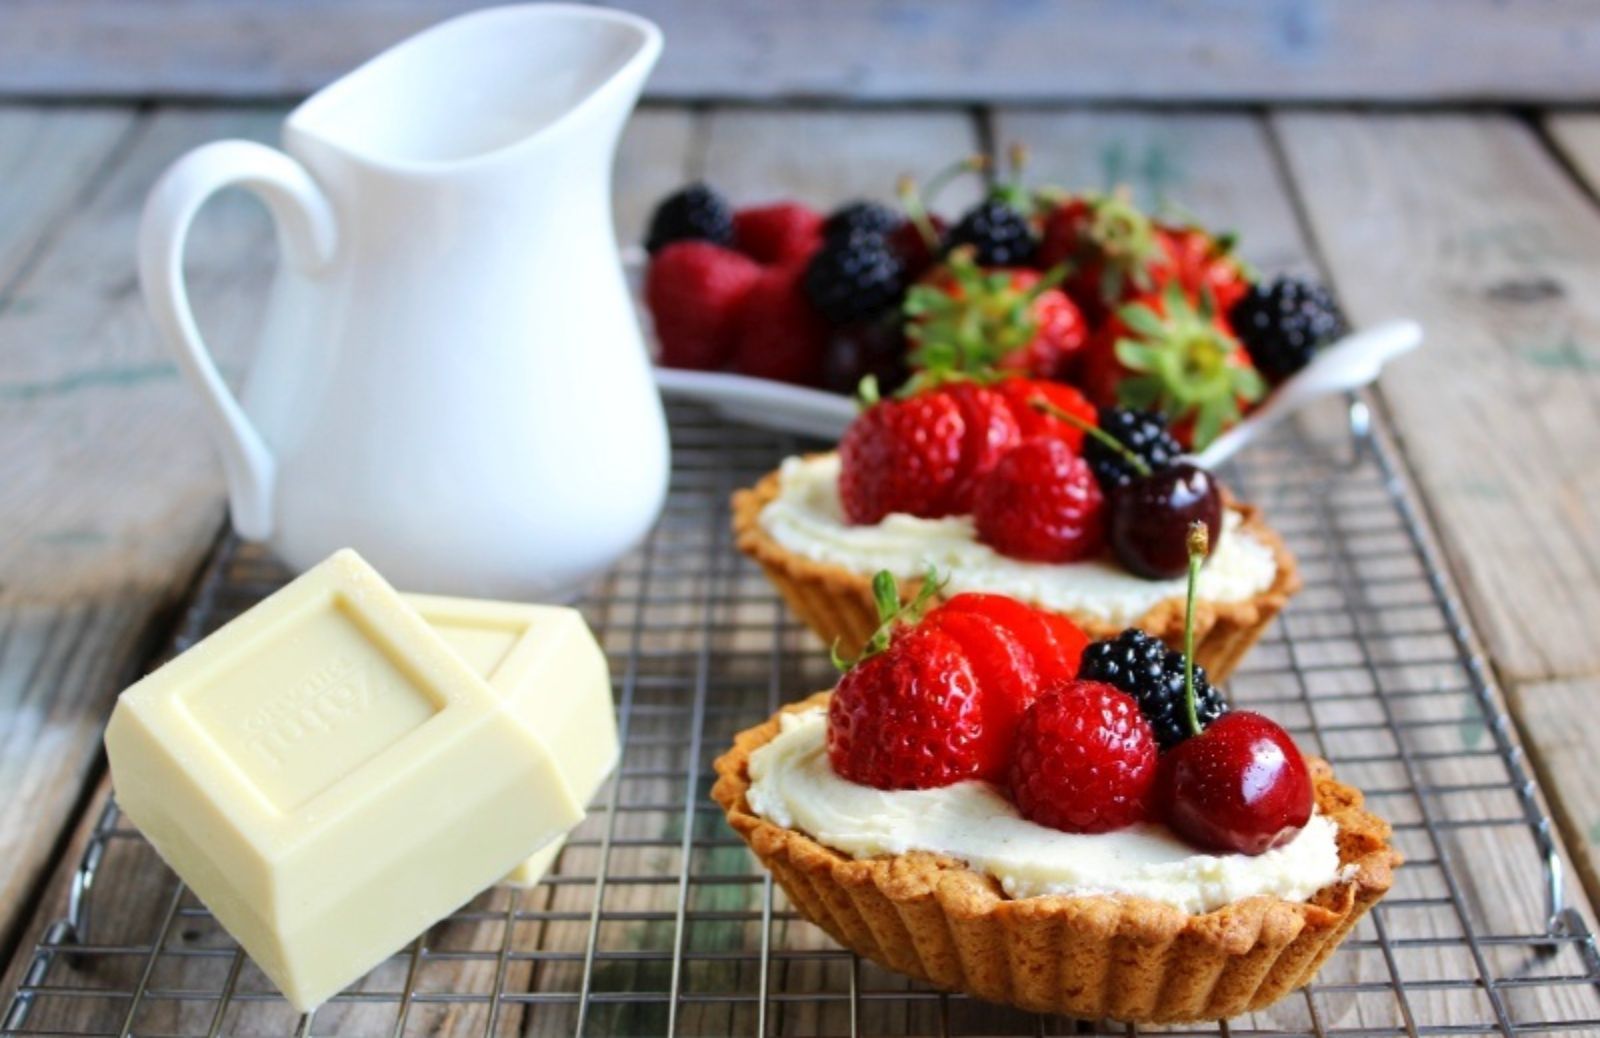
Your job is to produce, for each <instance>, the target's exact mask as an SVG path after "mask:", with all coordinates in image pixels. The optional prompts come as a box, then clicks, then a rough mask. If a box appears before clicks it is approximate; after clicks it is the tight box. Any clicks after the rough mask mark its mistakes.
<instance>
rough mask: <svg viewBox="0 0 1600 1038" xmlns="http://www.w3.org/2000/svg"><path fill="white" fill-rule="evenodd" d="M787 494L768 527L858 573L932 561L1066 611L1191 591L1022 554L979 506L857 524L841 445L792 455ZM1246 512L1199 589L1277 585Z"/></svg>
mask: <svg viewBox="0 0 1600 1038" xmlns="http://www.w3.org/2000/svg"><path fill="white" fill-rule="evenodd" d="M778 480H779V489H778V496H777V497H776V498H774V499H773V500H772V501H771V502H769V503H768V504H767V506H766V507H765V508H763V509H762V510H761V517H760V522H761V526H762V529H764V530H766V532H767V534H768V535H769V536H771V537H772V539H773V540H775V541H777V542H778V543H779V544H781V545H782V546H783V547H785V548H787V549H788V550H789V551H792V552H795V553H797V554H799V555H803V556H805V557H806V558H808V559H812V560H814V561H817V562H828V563H832V564H834V565H838V566H843V567H844V568H846V569H849V570H852V571H854V572H857V573H876V572H877V571H878V570H880V569H887V570H889V571H890V572H891V573H893V574H894V575H895V576H897V577H920V576H922V575H923V574H924V573H925V572H927V569H928V567H929V566H930V565H931V566H933V567H935V568H936V569H937V570H938V571H939V573H940V575H941V576H944V575H948V576H949V580H950V582H949V586H948V593H950V594H955V593H957V592H961V591H992V592H996V593H999V594H1004V595H1010V596H1011V597H1012V598H1018V599H1021V600H1023V601H1025V602H1031V603H1033V604H1035V605H1039V606H1043V607H1044V608H1046V609H1051V610H1054V611H1056V612H1063V613H1071V614H1074V615H1077V616H1081V617H1092V618H1094V619H1097V620H1102V621H1104V622H1106V623H1109V624H1131V623H1133V622H1134V621H1135V620H1137V619H1138V618H1139V617H1141V616H1143V615H1144V614H1145V613H1147V612H1149V611H1150V610H1151V609H1152V608H1154V607H1155V606H1156V605H1158V604H1159V603H1161V602H1163V601H1166V600H1167V599H1170V598H1181V597H1183V594H1184V578H1182V577H1179V578H1177V579H1175V580H1144V579H1141V578H1139V577H1136V576H1134V575H1133V574H1132V573H1129V572H1128V571H1127V570H1125V569H1123V568H1122V567H1120V566H1118V565H1116V564H1115V563H1114V562H1112V561H1111V560H1109V559H1088V560H1085V561H1082V562H1070V563H1055V564H1052V563H1041V562H1025V561H1023V560H1021V559H1012V558H1008V557H1006V556H1004V555H1001V554H1000V553H999V552H997V551H995V550H994V549H993V548H991V547H989V546H988V545H986V544H984V543H983V542H981V541H979V540H978V536H977V532H976V530H975V528H974V526H973V522H972V517H971V516H965V515H962V516H950V517H947V518H944V519H919V518H917V517H916V516H911V515H903V514H899V513H896V514H894V515H890V516H888V517H886V518H885V519H884V520H883V521H882V522H880V523H877V524H875V525H872V526H852V525H850V523H848V522H847V521H846V520H845V518H844V511H843V509H842V508H841V506H840V504H839V455H838V454H837V453H831V454H821V455H817V456H814V457H809V458H800V457H795V458H789V459H787V460H785V461H784V463H783V468H782V469H781V470H780V472H779V476H778ZM1240 522H1241V517H1240V515H1239V513H1238V512H1236V511H1233V510H1231V509H1230V510H1228V511H1226V513H1225V514H1224V516H1223V522H1222V536H1221V537H1219V538H1218V539H1217V540H1218V543H1217V544H1216V545H1215V546H1214V548H1213V551H1212V554H1211V557H1210V558H1209V559H1207V560H1206V564H1205V567H1204V568H1203V569H1202V570H1201V571H1200V586H1199V591H1198V593H1199V596H1200V598H1201V599H1203V600H1205V601H1209V602H1242V601H1244V600H1246V599H1249V598H1253V597H1254V596H1256V595H1257V594H1260V593H1261V592H1262V591H1264V590H1266V589H1267V588H1268V587H1270V586H1271V585H1272V581H1273V579H1274V578H1275V577H1276V576H1277V572H1278V564H1277V560H1276V559H1274V558H1273V555H1272V549H1271V548H1270V547H1269V546H1267V545H1266V544H1264V543H1262V542H1261V541H1260V540H1258V539H1257V538H1256V537H1254V536H1252V535H1251V534H1250V533H1248V532H1244V531H1241V530H1240V529H1239V525H1240Z"/></svg>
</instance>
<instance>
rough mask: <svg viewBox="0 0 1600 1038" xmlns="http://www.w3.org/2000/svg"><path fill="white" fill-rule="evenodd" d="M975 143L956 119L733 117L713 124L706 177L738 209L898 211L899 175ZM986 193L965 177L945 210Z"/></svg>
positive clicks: (873, 114) (906, 113) (905, 115)
mask: <svg viewBox="0 0 1600 1038" xmlns="http://www.w3.org/2000/svg"><path fill="white" fill-rule="evenodd" d="M979 143H980V142H979V138H978V129H977V124H976V123H975V122H974V121H973V119H972V118H971V117H970V116H969V115H966V114H964V113H960V112H954V111H931V112H930V111H913V110H909V109H891V110H872V111H863V112H848V111H840V110H838V109H826V108H810V109H808V108H794V109H779V110H765V109H740V108H727V109H720V110H717V111H715V112H713V113H712V115H711V116H710V117H709V119H708V123H707V128H706V154H705V162H704V175H705V178H706V179H707V180H708V181H709V182H711V183H712V184H713V185H715V186H716V187H717V188H718V189H719V190H721V191H723V192H724V193H726V194H727V195H728V196H729V197H730V198H731V199H732V200H733V203H734V204H735V205H757V204H761V203H764V202H775V201H780V200H787V199H793V200H795V201H799V202H804V203H805V204H807V205H811V206H814V207H816V208H818V209H822V210H827V209H828V208H830V207H832V206H836V205H838V204H840V203H842V202H848V201H853V200H855V199H861V198H867V199H875V200H877V201H881V202H888V203H893V202H894V198H895V182H896V181H897V180H898V178H899V177H900V176H901V175H903V174H910V175H912V176H916V177H918V178H926V177H927V176H928V175H930V174H932V173H934V172H936V171H938V170H939V169H941V168H943V167H945V166H948V165H949V164H951V163H952V162H956V161H958V160H960V159H961V158H962V157H963V156H966V155H971V154H974V153H976V152H977V151H978V150H979ZM981 193H982V185H981V183H980V182H979V181H978V180H977V178H975V177H968V178H966V179H964V180H962V181H958V182H956V183H953V184H951V185H950V188H949V190H947V191H946V192H945V193H944V194H943V195H942V196H941V197H940V199H939V208H940V209H941V210H943V211H946V212H955V211H959V210H960V209H961V208H962V207H963V206H965V205H968V204H970V203H971V202H973V201H974V200H975V199H976V198H978V197H979V195H980V194H981Z"/></svg>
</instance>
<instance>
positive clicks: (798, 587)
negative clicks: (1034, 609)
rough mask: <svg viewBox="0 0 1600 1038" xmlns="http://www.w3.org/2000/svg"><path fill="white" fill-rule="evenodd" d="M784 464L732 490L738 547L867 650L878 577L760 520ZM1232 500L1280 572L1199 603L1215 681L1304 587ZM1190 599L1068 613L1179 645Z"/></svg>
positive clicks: (1261, 528) (1200, 629)
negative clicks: (1251, 588) (1121, 611)
mask: <svg viewBox="0 0 1600 1038" xmlns="http://www.w3.org/2000/svg"><path fill="white" fill-rule="evenodd" d="M778 477H779V472H778V470H774V471H772V472H769V473H767V474H766V475H765V476H763V477H762V478H761V480H760V482H758V483H757V484H756V485H755V486H754V487H750V488H748V489H745V490H739V491H736V492H735V493H734V495H733V502H732V504H733V535H734V543H735V544H737V545H738V547H739V550H740V551H742V552H744V553H745V554H746V555H748V556H750V557H751V558H752V559H754V560H755V561H756V562H758V563H759V564H760V565H761V568H762V570H763V571H764V572H765V573H766V575H767V579H769V580H771V581H772V583H773V585H774V586H775V587H776V588H777V589H778V593H779V594H781V595H782V596H783V599H784V601H785V602H787V603H788V604H789V608H791V609H793V610H794V611H795V613H796V614H798V615H799V617H800V618H801V619H802V620H804V621H805V623H806V626H808V627H810V628H811V629H812V630H813V631H815V632H816V633H817V636H818V637H820V638H821V639H822V640H823V642H825V643H827V644H829V645H832V644H834V642H835V641H837V642H838V644H839V647H840V650H841V651H842V652H843V653H844V654H845V655H846V656H853V655H855V654H856V653H858V652H860V651H861V646H862V645H863V644H865V642H866V640H867V639H868V638H869V637H871V635H872V632H873V631H874V630H876V629H877V626H878V611H877V606H876V605H875V604H874V602H873V598H872V575H871V574H870V573H857V572H855V571H853V570H850V569H846V568H845V567H843V566H840V565H838V564H836V563H831V562H818V561H815V560H813V559H808V558H806V557H804V556H803V555H800V554H798V553H796V552H792V551H790V550H789V549H787V548H785V547H784V546H783V545H781V544H779V543H778V542H777V541H776V540H774V539H773V538H772V536H771V535H770V534H769V533H767V531H766V530H765V529H764V528H763V527H762V525H761V510H762V509H764V508H765V507H766V506H767V505H768V504H770V503H771V502H772V501H773V499H775V498H776V497H777V496H778ZM1227 506H1228V507H1229V508H1232V509H1234V510H1235V511H1237V512H1239V513H1240V515H1241V517H1242V519H1243V522H1242V524H1241V526H1240V529H1242V530H1245V531H1248V532H1249V533H1250V534H1251V536H1253V537H1255V538H1256V539H1257V540H1259V541H1260V542H1261V543H1263V544H1265V545H1267V546H1268V548H1270V549H1271V551H1272V557H1273V561H1274V562H1275V563H1276V564H1277V573H1276V575H1275V576H1274V577H1273V580H1272V583H1271V585H1269V586H1268V587H1267V588H1266V589H1265V590H1263V591H1262V592H1260V593H1259V594H1257V595H1255V596H1254V597H1252V598H1249V599H1246V600H1244V601H1241V602H1209V601H1206V600H1204V599H1201V600H1200V601H1198V602H1196V603H1195V617H1194V640H1195V653H1194V655H1195V660H1196V662H1198V663H1199V664H1200V665H1201V666H1202V667H1205V668H1206V673H1207V674H1208V675H1209V676H1210V677H1211V679H1212V680H1213V681H1216V682H1222V681H1225V680H1227V678H1228V675H1229V674H1231V673H1233V669H1234V668H1235V667H1236V666H1237V665H1238V663H1239V661H1240V660H1241V659H1243V658H1244V656H1245V654H1246V653H1247V652H1249V651H1250V647H1251V646H1253V645H1255V643H1256V641H1257V639H1259V638H1260V637H1261V635H1262V632H1264V631H1265V630H1266V629H1267V626H1268V625H1269V624H1271V623H1272V621H1273V618H1274V617H1276V616H1277V615H1278V613H1279V611H1281V610H1282V609H1283V607H1284V605H1285V604H1286V603H1287V602H1288V601H1289V599H1290V597H1292V596H1293V595H1294V593H1295V592H1296V591H1299V590H1300V569H1299V566H1298V565H1297V564H1296V562H1295V558H1294V556H1293V555H1292V554H1291V553H1290V552H1289V549H1288V548H1287V547H1285V546H1284V543H1283V538H1281V537H1279V536H1278V534H1277V533H1276V531H1274V530H1273V529H1272V528H1271V527H1270V526H1268V525H1267V524H1266V521H1265V520H1264V519H1263V518H1262V517H1261V512H1260V510H1259V509H1257V508H1255V507H1253V506H1251V505H1246V504H1240V503H1238V502H1235V501H1233V500H1232V499H1231V498H1229V499H1227ZM920 583H921V582H920V581H918V580H906V581H903V582H902V585H901V591H902V593H903V594H905V595H908V596H909V595H912V594H915V593H916V589H917V587H918V586H920ZM1183 612H1184V600H1183V597H1182V596H1181V595H1178V596H1174V597H1172V598H1169V599H1165V600H1163V601H1161V602H1158V603H1156V604H1155V605H1154V606H1153V607H1151V608H1150V609H1149V610H1148V611H1147V612H1145V613H1144V615H1142V616H1140V617H1139V618H1138V619H1137V620H1135V621H1134V622H1133V623H1132V624H1109V623H1106V622H1105V621H1103V620H1098V619H1095V618H1093V617H1086V616H1080V615H1078V614H1076V613H1071V612H1069V613H1067V614H1066V615H1067V616H1068V617H1069V618H1070V619H1071V620H1072V622H1073V623H1075V624H1077V625H1078V626H1079V627H1080V628H1082V629H1083V633H1084V634H1086V635H1088V636H1089V640H1090V641H1099V640H1100V639H1102V638H1114V637H1116V636H1117V635H1118V634H1120V633H1121V632H1122V630H1123V628H1124V627H1129V626H1131V627H1138V628H1141V629H1143V630H1146V631H1149V632H1150V633H1151V634H1153V635H1155V636H1156V637H1158V638H1160V639H1161V640H1162V641H1164V642H1166V643H1167V644H1168V645H1170V646H1172V647H1173V648H1175V649H1181V648H1182V647H1183Z"/></svg>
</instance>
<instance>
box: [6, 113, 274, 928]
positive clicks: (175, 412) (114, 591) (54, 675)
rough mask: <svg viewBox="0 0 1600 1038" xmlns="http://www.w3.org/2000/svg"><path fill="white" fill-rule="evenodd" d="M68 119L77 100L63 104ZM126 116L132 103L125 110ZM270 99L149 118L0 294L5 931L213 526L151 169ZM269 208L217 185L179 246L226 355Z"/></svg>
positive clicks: (251, 118)
mask: <svg viewBox="0 0 1600 1038" xmlns="http://www.w3.org/2000/svg"><path fill="white" fill-rule="evenodd" d="M63 117H64V118H66V119H68V120H69V121H70V118H71V117H70V115H64V116H63ZM125 118H126V117H125ZM273 122H274V117H273V116H272V115H271V114H270V113H262V112H255V113H249V114H245V115H238V114H227V113H168V114H164V115H160V116H157V117H155V118H153V119H146V120H142V121H141V123H140V125H139V126H138V127H137V128H136V130H135V134H134V136H133V138H132V139H131V141H130V142H129V144H128V146H127V149H126V152H125V154H124V155H123V156H122V158H121V161H120V162H119V163H118V164H117V165H116V166H115V168H114V169H112V170H111V171H110V172H109V173H108V174H107V175H106V177H105V178H104V180H103V182H102V183H100V184H99V185H98V187H97V189H96V190H95V191H94V192H93V194H92V197H90V198H88V199H86V200H84V201H82V203H81V205H80V206H79V208H77V209H75V210H74V211H73V212H72V213H71V215H70V216H69V217H68V218H67V219H66V220H65V221H64V222H63V223H62V225H61V228H60V230H59V231H58V232H57V233H56V235H55V237H54V241H53V244H52V247H51V248H50V249H49V251H48V252H47V253H45V254H44V255H43V256H42V257H41V258H40V259H39V260H38V261H37V262H36V263H34V264H32V265H31V266H30V267H29V268H28V269H27V270H25V271H24V272H23V273H22V275H21V277H20V278H19V279H18V280H17V281H16V282H15V284H14V285H13V286H12V288H11V291H10V292H9V293H7V294H6V295H5V296H4V298H3V299H0V353H3V354H4V356H5V357H6V358H7V360H6V365H5V373H4V376H3V379H0V399H3V401H4V406H3V407H0V442H3V443H5V444H6V445H7V449H6V456H7V461H6V463H5V469H4V473H5V474H4V479H3V480H0V529H3V530H4V531H5V535H4V537H3V538H0V625H3V626H4V629H5V631H6V635H5V637H4V640H3V642H0V675H3V677H0V736H3V739H4V745H5V752H4V753H3V754H0V791H3V795H0V858H3V859H4V860H5V861H7V862H8V864H9V866H10V867H8V868H7V869H6V870H5V871H4V873H3V874H0V932H4V933H9V932H10V928H11V927H12V925H13V924H14V923H15V922H16V913H18V912H19V911H25V910H26V908H27V905H26V902H25V898H24V896H23V895H24V894H25V892H26V891H28V890H29V889H30V888H31V887H32V886H33V885H34V884H35V883H37V882H38V880H39V877H40V875H41V873H42V870H43V869H44V868H45V867H46V866H47V864H48V863H47V861H46V860H45V859H46V857H47V855H48V854H49V852H50V851H51V849H52V848H53V847H54V846H55V843H56V841H57V839H58V838H59V836H60V834H61V828H62V826H63V825H64V824H65V823H66V822H67V821H68V820H69V819H68V816H69V813H70V811H71V810H72V808H73V806H74V805H75V804H76V803H77V802H78V800H79V797H80V796H81V795H82V794H83V788H82V787H83V782H84V780H85V779H86V777H88V775H89V774H90V772H91V769H92V768H93V767H94V766H95V764H96V762H97V760H98V759H99V741H100V740H99V735H100V729H101V726H102V725H103V724H104V721H105V714H106V711H107V709H108V706H109V704H110V701H111V699H112V697H113V696H114V695H115V693H116V691H117V690H118V688H119V687H120V686H121V685H122V684H123V683H125V682H126V681H127V680H128V679H129V678H130V677H132V676H133V673H134V668H136V667H137V665H138V663H139V661H140V660H141V659H142V658H143V657H144V656H145V655H146V653H147V649H146V648H145V639H146V637H147V635H148V633H149V631H150V628H151V625H152V622H153V621H154V620H155V619H156V618H157V617H158V616H159V615H160V612H161V610H162V609H163V608H164V607H165V606H166V605H168V604H170V603H171V602H172V601H173V600H174V599H175V597H176V596H177V595H179V594H180V593H181V592H182V590H183V589H184V587H185V586H186V585H187V583H188V581H189V576H190V574H191V573H192V572H193V570H194V568H195V566H196V564H197V563H198V561H199V560H200V558H201V557H202V555H203V554H204V552H205V550H206V548H207V546H208V545H209V544H210V543H211V541H212V538H213V536H214V534H215V531H216V528H217V524H218V521H219V520H220V517H221V511H220V508H219V503H220V500H219V487H220V480H219V479H218V478H217V474H216V471H215V466H214V463H213V462H212V460H211V458H210V456H209V447H208V445H207V444H206V443H205V442H204V440H203V438H202V437H200V436H199V435H197V433H196V430H197V429H198V428H199V426H198V421H197V417H196V412H195V411H194V409H193V407H192V403H191V401H190V400H189V399H188V395H187V393H186V392H185V390H184V388H183V387H182V386H181V385H180V384H179V382H178V379H177V374H176V371H175V369H174V368H173V367H172V365H171V364H170V363H169V362H167V360H166V356H165V353H164V351H163V349H162V348H161V346H160V344H158V343H157V342H156V340H155V336H154V332H153V329H151V328H150V327H149V326H148V325H147V324H146V322H145V318H144V313H143V308H142V305H141V303H140V301H139V299H138V294H137V290H136V288H135V285H134V278H133V271H132V268H133V257H132V242H133V238H134V226H135V222H136V221H137V218H138V214H139V206H140V203H141V202H142V201H143V197H144V193H145V191H146V190H147V189H148V187H149V185H150V183H151V181H152V180H153V179H154V178H155V176H156V174H157V173H158V172H159V171H160V169H161V167H163V166H164V165H165V164H166V163H167V162H169V161H171V160H172V159H173V158H175V157H176V156H177V155H178V154H179V153H180V152H182V151H183V150H185V149H187V148H188V147H191V146H193V145H195V144H199V143H201V142H203V141H205V140H209V139H212V138H215V137H221V136H237V135H243V136H249V137H256V138H265V137H268V136H270V134H271V132H272V126H273ZM271 248H272V245H271V236H270V234H269V232H268V228H267V224H266V218H265V215H264V213H263V212H261V211H259V210H258V209H257V208H256V207H255V206H254V205H252V204H245V203H242V202H241V201H240V200H239V199H224V200H222V201H219V202H218V203H217V206H216V209H215V211H214V212H208V213H207V214H206V217H205V218H204V219H203V220H202V225H201V227H200V228H199V231H198V233H197V234H196V236H195V238H194V241H193V244H192V246H191V251H190V255H191V257H192V258H193V259H194V260H195V261H196V264H197V267H198V268H199V269H197V271H196V280H195V287H196V296H197V302H198V303H199V305H200V311H201V314H202V317H203V319H204V321H205V323H206V325H207V327H208V329H209V330H210V331H211V332H212V334H213V336H214V337H215V341H216V342H217V346H218V350H219V353H220V354H221V356H222V358H223V364H224V365H225V366H231V367H235V368H236V367H237V359H238V358H239V357H240V356H241V350H243V349H244V348H247V346H248V344H249V338H250V334H251V331H252V329H253V328H254V327H255V323H256V317H257V315H258V312H259V303H258V300H259V295H260V294H259V293H257V292H255V291H253V288H254V286H255V285H256V283H257V282H258V281H259V280H260V279H261V278H262V277H263V276H264V275H265V272H266V270H267V266H266V265H267V263H268V262H269V261H270V256H271Z"/></svg>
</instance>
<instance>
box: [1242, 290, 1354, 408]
mask: <svg viewBox="0 0 1600 1038" xmlns="http://www.w3.org/2000/svg"><path fill="white" fill-rule="evenodd" d="M1228 320H1229V322H1230V323H1231V324H1232V325H1233V330H1234V334H1236V335H1238V337H1239V339H1240V341H1242V342H1243V343H1244V346H1245V349H1247V350H1249V351H1250V360H1251V361H1252V362H1253V363H1254V364H1255V366H1256V367H1257V368H1258V369H1259V370H1260V371H1261V373H1262V374H1263V375H1265V376H1267V379H1268V380H1269V381H1271V382H1275V383H1276V382H1282V381H1283V380H1284V379H1286V378H1288V377H1289V376H1290V375H1293V374H1294V373H1295V372H1297V371H1299V370H1300V369H1301V368H1303V367H1305V366H1306V365H1307V364H1309V363H1310V362H1311V357H1312V355H1313V354H1314V353H1316V351H1317V350H1319V349H1321V348H1322V347H1323V346H1326V345H1327V344H1328V343H1329V342H1331V341H1333V340H1334V339H1336V338H1338V337H1339V336H1340V335H1343V334H1344V331H1345V323H1344V315H1342V314H1341V313H1340V312H1339V305H1338V304H1337V303H1335V302H1334V301H1333V296H1332V295H1331V294H1329V292H1328V290H1327V289H1326V288H1324V287H1322V286H1321V285H1319V284H1316V283H1315V282H1311V281H1302V280H1300V279H1298V278H1289V277H1282V278H1278V279H1276V280H1274V281H1273V282H1271V283H1270V284H1264V285H1255V286H1254V287H1252V288H1251V289H1250V291H1249V292H1248V293H1247V294H1246V295H1245V296H1244V298H1243V299H1240V300H1239V301H1238V302H1237V303H1235V304H1234V305H1233V308H1232V309H1231V310H1229V311H1228Z"/></svg>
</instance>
